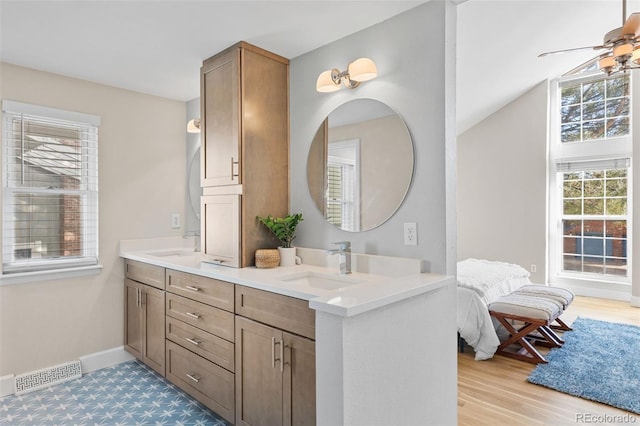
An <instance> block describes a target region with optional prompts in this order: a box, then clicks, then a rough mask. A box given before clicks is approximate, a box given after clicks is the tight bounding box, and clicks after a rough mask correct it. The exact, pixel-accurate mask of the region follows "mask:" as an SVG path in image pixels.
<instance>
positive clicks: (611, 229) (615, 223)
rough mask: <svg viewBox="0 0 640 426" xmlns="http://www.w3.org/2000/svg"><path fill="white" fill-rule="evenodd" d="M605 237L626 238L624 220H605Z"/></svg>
mask: <svg viewBox="0 0 640 426" xmlns="http://www.w3.org/2000/svg"><path fill="white" fill-rule="evenodd" d="M605 223H606V231H605V235H606V236H607V237H612V238H627V221H626V220H607V221H605Z"/></svg>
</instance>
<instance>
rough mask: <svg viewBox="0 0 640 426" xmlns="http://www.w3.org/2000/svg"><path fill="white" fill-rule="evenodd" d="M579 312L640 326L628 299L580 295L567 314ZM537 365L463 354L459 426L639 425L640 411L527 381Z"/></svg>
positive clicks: (639, 314)
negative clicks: (619, 299) (632, 412)
mask: <svg viewBox="0 0 640 426" xmlns="http://www.w3.org/2000/svg"><path fill="white" fill-rule="evenodd" d="M578 316H580V317H584V318H593V319H599V320H603V321H610V322H620V323H627V324H634V325H639V326H640V308H634V307H631V306H630V305H629V303H627V302H616V301H610V300H603V299H594V298H588V297H576V299H575V300H574V302H573V303H572V304H571V306H570V307H569V309H568V310H567V311H566V312H565V313H564V315H563V316H562V318H563V319H564V320H565V321H566V322H567V323H571V322H573V321H574V320H575V319H576V318H577V317H578ZM639 356H640V355H639ZM639 359H640V358H639ZM639 362H640V361H639ZM534 368H535V365H533V364H529V363H526V362H522V361H518V360H514V359H510V358H506V357H502V356H495V357H493V358H492V359H490V360H487V361H475V360H474V354H473V349H472V348H469V347H467V350H466V351H465V353H463V354H458V425H470V426H471V425H473V426H478V425H491V426H497V425H509V426H515V425H553V426H556V425H576V424H581V423H583V424H587V423H592V424H639V425H640V416H638V415H633V414H631V413H629V412H627V411H623V410H619V409H617V408H613V407H610V406H608V405H604V404H600V403H597V402H592V401H587V400H585V399H582V398H577V397H574V396H571V395H567V394H564V393H561V392H557V391H554V390H551V389H547V388H545V387H543V386H538V385H534V384H531V383H529V382H527V381H526V379H527V377H528V376H529V374H530V373H531V371H533V369H534ZM613 416H616V417H613ZM617 418H618V419H620V420H618V423H616V422H615V421H612V420H616V419H617Z"/></svg>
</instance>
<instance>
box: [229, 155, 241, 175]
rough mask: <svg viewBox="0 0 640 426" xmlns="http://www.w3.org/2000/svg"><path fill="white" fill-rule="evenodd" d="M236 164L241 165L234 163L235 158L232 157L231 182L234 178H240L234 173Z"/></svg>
mask: <svg viewBox="0 0 640 426" xmlns="http://www.w3.org/2000/svg"><path fill="white" fill-rule="evenodd" d="M236 164H240V163H239V162H238V161H233V157H231V180H233V178H235V177H238V174H237V173H234V172H233V166H235V165H236Z"/></svg>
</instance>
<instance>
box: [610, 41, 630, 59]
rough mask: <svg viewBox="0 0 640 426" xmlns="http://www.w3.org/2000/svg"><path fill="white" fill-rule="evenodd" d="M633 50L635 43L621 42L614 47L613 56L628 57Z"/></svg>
mask: <svg viewBox="0 0 640 426" xmlns="http://www.w3.org/2000/svg"><path fill="white" fill-rule="evenodd" d="M632 52H633V44H631V43H624V44H619V45H617V46H616V47H614V48H613V56H614V57H616V58H620V57H627V56H629V55H631V53H632Z"/></svg>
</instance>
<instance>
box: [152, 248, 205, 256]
mask: <svg viewBox="0 0 640 426" xmlns="http://www.w3.org/2000/svg"><path fill="white" fill-rule="evenodd" d="M193 253H194V251H193V250H191V251H188V250H167V251H152V252H149V253H147V254H148V255H150V256H156V257H167V256H191V255H192V254H193Z"/></svg>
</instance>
